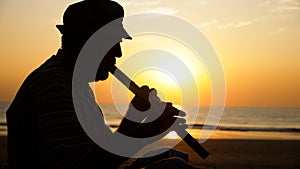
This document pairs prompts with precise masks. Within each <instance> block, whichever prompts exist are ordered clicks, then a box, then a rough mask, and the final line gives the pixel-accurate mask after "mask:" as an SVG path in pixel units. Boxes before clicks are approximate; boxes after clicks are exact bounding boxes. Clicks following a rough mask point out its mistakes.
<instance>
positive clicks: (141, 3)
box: [120, 0, 161, 8]
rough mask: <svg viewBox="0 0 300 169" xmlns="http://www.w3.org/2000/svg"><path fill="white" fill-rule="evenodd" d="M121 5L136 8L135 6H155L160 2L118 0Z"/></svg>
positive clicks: (154, 0)
mask: <svg viewBox="0 0 300 169" xmlns="http://www.w3.org/2000/svg"><path fill="white" fill-rule="evenodd" d="M120 3H121V4H122V6H124V7H129V8H137V7H145V6H147V7H148V6H150V7H151V6H156V5H159V4H161V1H160V0H153V1H133V0H125V1H122V2H120Z"/></svg>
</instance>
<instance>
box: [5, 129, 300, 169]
mask: <svg viewBox="0 0 300 169" xmlns="http://www.w3.org/2000/svg"><path fill="white" fill-rule="evenodd" d="M174 141H175V140H172V139H164V140H163V141H161V142H160V143H159V145H160V146H168V145H170V143H172V142H174ZM202 145H203V146H204V147H205V148H206V149H207V150H208V151H209V153H210V155H209V157H208V158H207V159H205V160H203V159H202V158H201V157H199V156H198V155H197V154H196V153H195V152H194V151H193V150H192V149H191V148H190V147H189V146H188V145H187V144H186V143H185V142H179V144H177V145H176V146H175V149H177V150H180V151H183V152H185V153H187V154H189V161H190V162H191V163H192V164H193V165H197V166H200V167H202V168H205V169H210V168H215V169H233V168H234V169H296V168H300V140H283V139H281V140H256V139H210V140H207V141H206V142H204V143H202ZM6 158H7V156H6V135H5V134H2V135H0V169H5V168H6V167H5V166H6Z"/></svg>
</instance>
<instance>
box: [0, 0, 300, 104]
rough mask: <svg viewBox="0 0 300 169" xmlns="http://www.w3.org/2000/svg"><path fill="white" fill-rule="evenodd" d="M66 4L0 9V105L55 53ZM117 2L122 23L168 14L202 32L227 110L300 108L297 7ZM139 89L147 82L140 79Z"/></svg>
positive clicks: (205, 89) (14, 0)
mask: <svg viewBox="0 0 300 169" xmlns="http://www.w3.org/2000/svg"><path fill="white" fill-rule="evenodd" d="M73 2H76V1H74V0H61V1H50V0H43V1H33V0H26V1H25V0H2V1H1V2H0V26H1V31H0V37H1V41H0V44H1V45H0V56H1V57H0V94H1V95H0V101H11V100H12V99H13V97H14V95H15V93H16V91H17V89H18V88H19V86H20V85H21V83H22V81H23V80H24V78H25V77H26V76H27V75H28V74H29V73H30V72H31V71H32V70H33V69H34V68H36V67H38V66H39V65H40V64H41V63H42V62H44V61H45V60H46V59H47V58H48V57H50V56H51V55H52V54H55V53H56V51H57V49H58V48H59V47H60V34H59V32H58V31H57V30H56V28H55V25H56V24H60V23H61V22H62V15H63V12H64V10H65V8H66V7H67V5H68V4H70V3H73ZM118 2H120V3H121V4H122V5H123V6H124V8H125V12H126V15H128V16H129V15H132V14H137V13H142V12H158V13H164V14H169V15H173V16H176V17H179V18H181V19H184V20H186V21H187V22H189V23H191V24H192V25H194V26H195V27H197V28H198V29H199V30H200V31H201V32H202V33H204V34H205V36H206V37H207V38H208V39H209V40H210V42H211V43H212V44H213V46H214V47H215V49H216V51H217V53H218V55H219V57H220V60H221V62H222V65H223V68H224V72H225V75H226V86H227V100H226V105H227V106H259V107H300V49H299V44H300V31H299V30H300V22H299V20H300V2H299V1H298V0H273V1H269V0H243V1H240V0H227V1H222V0H186V1H184V3H182V1H172V0H153V1H142V0H119V1H118ZM137 42H139V41H138V39H137V40H136V41H133V42H123V44H122V49H123V51H124V58H123V59H125V58H126V55H127V54H129V53H130V52H132V51H134V49H135V48H134V47H133V46H134V45H136V44H137ZM165 44H166V43H165ZM167 46H168V45H167V44H166V45H165V46H162V48H163V47H166V48H167ZM119 62H120V63H121V62H122V59H120V61H119ZM206 76H207V75H205V74H203V76H202V78H203V79H202V80H199V84H198V85H199V88H200V92H201V98H202V101H203V102H202V103H203V104H204V105H205V104H209V99H210V94H209V93H210V87H209V79H208V78H207V77H206ZM137 80H138V79H137ZM109 82H110V81H107V82H99V83H98V84H97V85H96V86H97V90H96V91H97V93H98V91H99V93H100V92H101V90H104V91H110V90H111V89H110V84H109ZM138 82H141V83H147V81H146V80H145V79H143V78H141V79H140V80H138ZM147 84H150V82H149V83H147ZM141 85H142V84H141ZM152 85H153V87H156V88H158V89H161V90H162V91H163V90H165V91H164V94H165V95H167V98H166V99H168V100H169V99H170V100H172V101H174V102H177V101H178V100H180V99H179V96H178V95H179V94H178V90H177V89H174V90H173V91H166V90H167V89H165V88H164V86H163V85H161V83H159V81H154V80H153V79H152V80H151V87H152ZM200 86H201V87H200ZM101 93H103V92H101ZM172 94H173V95H172ZM170 95H171V96H170ZM97 96H98V95H97ZM98 100H99V101H100V102H110V101H111V100H110V96H109V94H108V95H105V96H103V95H102V96H98Z"/></svg>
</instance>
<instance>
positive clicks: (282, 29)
mask: <svg viewBox="0 0 300 169" xmlns="http://www.w3.org/2000/svg"><path fill="white" fill-rule="evenodd" d="M285 31H287V29H285V28H279V29H277V30H272V31H270V32H268V33H269V34H272V35H274V34H279V33H281V32H285Z"/></svg>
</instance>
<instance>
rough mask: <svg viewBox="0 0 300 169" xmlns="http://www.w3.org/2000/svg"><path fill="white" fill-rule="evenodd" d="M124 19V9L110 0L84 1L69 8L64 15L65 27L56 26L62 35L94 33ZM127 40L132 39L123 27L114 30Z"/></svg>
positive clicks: (113, 31)
mask: <svg viewBox="0 0 300 169" xmlns="http://www.w3.org/2000/svg"><path fill="white" fill-rule="evenodd" d="M123 17H124V10H123V7H122V6H121V5H120V4H118V3H117V2H114V1H110V0H84V1H80V2H77V3H75V4H71V5H69V6H68V8H67V9H66V11H65V12H64V15H63V25H56V27H57V28H58V30H59V31H60V33H61V34H66V33H69V32H75V33H84V32H89V33H94V32H95V31H97V30H98V29H99V28H101V27H102V26H104V25H106V24H108V23H109V22H111V21H114V20H116V19H119V18H121V19H120V21H122V20H123V19H122V18H123ZM114 33H116V34H118V36H121V37H122V38H125V39H132V38H131V37H130V35H129V34H128V33H127V32H126V30H125V29H124V27H123V25H122V24H120V26H118V28H114V30H112V34H114Z"/></svg>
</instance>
